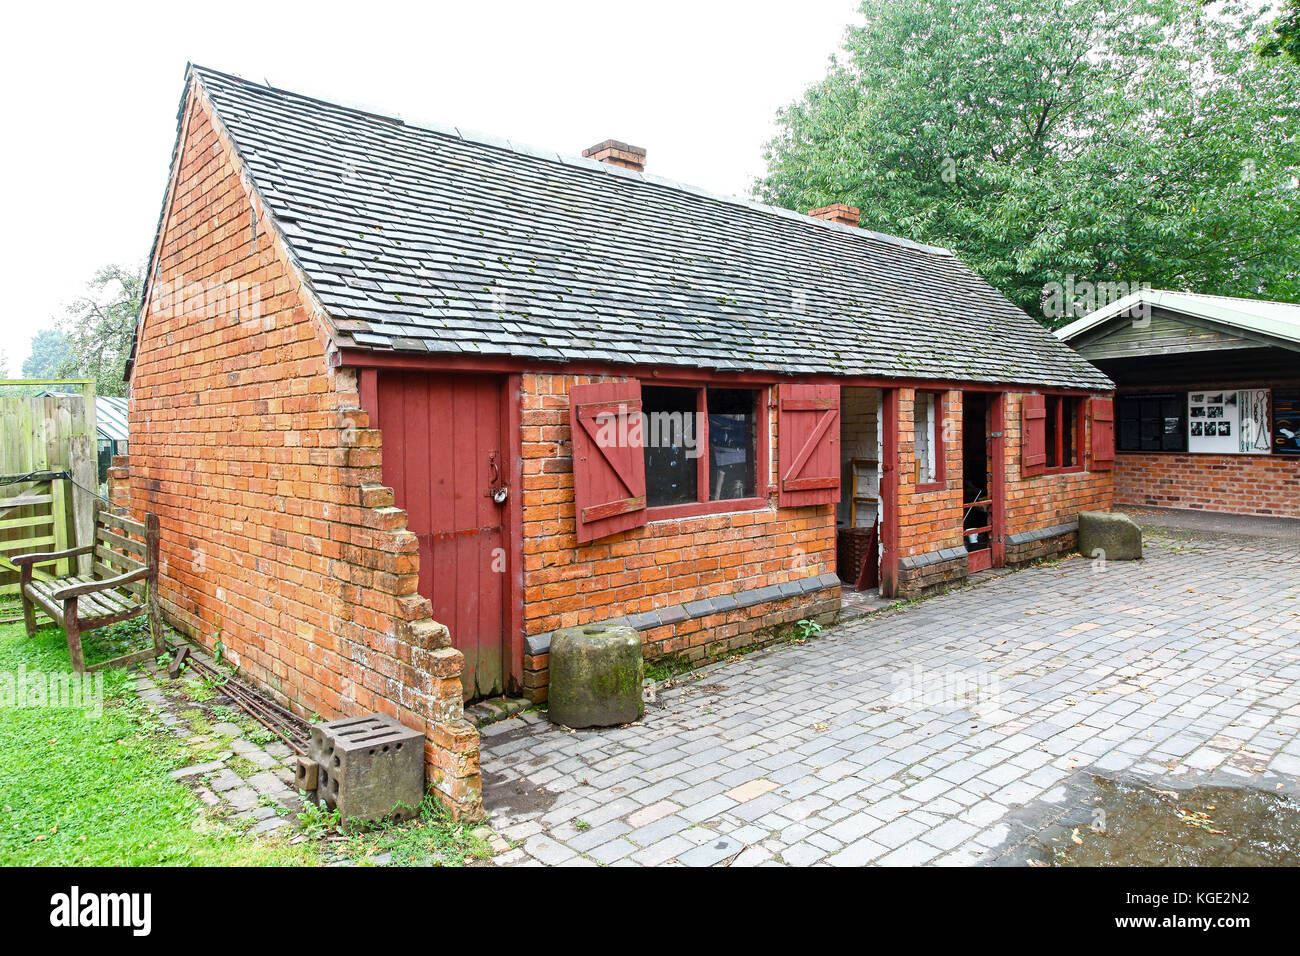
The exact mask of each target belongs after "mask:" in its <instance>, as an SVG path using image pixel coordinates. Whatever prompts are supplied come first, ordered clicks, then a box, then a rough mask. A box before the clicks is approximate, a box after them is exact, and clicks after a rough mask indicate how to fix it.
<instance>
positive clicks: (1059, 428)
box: [1042, 392, 1088, 475]
mask: <svg viewBox="0 0 1300 956" xmlns="http://www.w3.org/2000/svg"><path fill="white" fill-rule="evenodd" d="M1043 399H1044V404H1045V406H1046V407H1045V409H1044V410H1045V411H1046V412H1047V420H1051V421H1052V424H1053V427H1054V429H1055V439H1056V440H1055V441H1054V442H1051V443H1050V444H1049V443H1048V442H1047V440H1046V438H1047V436H1046V435H1044V441H1043V450H1044V451H1045V452H1046V453H1047V461H1045V462H1044V463H1043V472H1042V473H1043V474H1044V475H1070V474H1075V473H1078V472H1081V471H1084V470H1086V469H1085V467H1084V465H1085V452H1086V449H1087V443H1086V442H1085V440H1084V439H1085V436H1086V434H1087V428H1086V427H1085V424H1084V423H1085V421H1086V420H1087V417H1088V416H1086V415H1085V414H1084V410H1085V409H1086V408H1087V399H1086V398H1085V397H1084V396H1080V395H1067V394H1065V393H1063V392H1044V393H1043ZM1066 402H1069V403H1070V404H1071V406H1072V407H1073V408H1074V461H1073V463H1072V464H1069V465H1061V464H1056V465H1052V464H1049V462H1051V461H1052V460H1053V457H1055V460H1056V461H1058V462H1059V461H1060V460H1061V458H1062V454H1063V452H1064V451H1065V448H1066V443H1065V407H1066ZM1053 408H1055V415H1053Z"/></svg>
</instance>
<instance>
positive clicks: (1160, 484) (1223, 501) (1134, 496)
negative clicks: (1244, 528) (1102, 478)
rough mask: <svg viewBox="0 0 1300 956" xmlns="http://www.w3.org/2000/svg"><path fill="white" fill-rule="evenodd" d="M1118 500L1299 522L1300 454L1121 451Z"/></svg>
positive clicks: (1116, 473) (1116, 484)
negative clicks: (1281, 518)
mask: <svg viewBox="0 0 1300 956" xmlns="http://www.w3.org/2000/svg"><path fill="white" fill-rule="evenodd" d="M1115 500H1116V501H1118V502H1120V503H1122V504H1126V505H1155V506H1158V507H1161V508H1193V509H1196V510H1203V511H1223V512H1229V513H1232V514H1259V515H1281V516H1284V517H1289V518H1300V455H1291V456H1287V455H1192V454H1173V453H1163V454H1141V453H1136V452H1120V453H1119V454H1118V455H1117V456H1116V461H1115Z"/></svg>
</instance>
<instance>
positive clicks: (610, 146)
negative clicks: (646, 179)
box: [582, 139, 645, 173]
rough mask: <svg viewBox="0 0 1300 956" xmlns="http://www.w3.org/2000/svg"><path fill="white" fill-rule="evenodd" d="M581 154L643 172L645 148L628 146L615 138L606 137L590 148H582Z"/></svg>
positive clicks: (600, 161)
mask: <svg viewBox="0 0 1300 956" xmlns="http://www.w3.org/2000/svg"><path fill="white" fill-rule="evenodd" d="M582 155H583V156H586V157H587V158H588V159H594V160H596V161H597V162H599V163H609V164H610V165H611V166H622V167H623V168H624V169H631V170H634V171H636V172H638V173H642V172H645V150H644V149H642V148H641V147H640V146H629V145H628V144H627V143H620V142H619V141H618V140H616V139H607V140H605V142H603V143H597V144H596V145H595V146H593V147H591V149H584V150H583V151H582Z"/></svg>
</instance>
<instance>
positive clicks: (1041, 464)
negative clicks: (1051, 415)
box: [1020, 395, 1047, 477]
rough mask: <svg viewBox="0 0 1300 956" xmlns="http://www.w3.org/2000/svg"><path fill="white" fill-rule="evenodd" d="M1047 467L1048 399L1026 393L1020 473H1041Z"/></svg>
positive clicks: (1021, 412) (1021, 428)
mask: <svg viewBox="0 0 1300 956" xmlns="http://www.w3.org/2000/svg"><path fill="white" fill-rule="evenodd" d="M1046 467H1047V399H1046V398H1044V397H1043V396H1042V395H1026V396H1024V400H1023V401H1022V402H1021V404H1020V474H1021V475H1023V476H1026V477H1028V476H1029V475H1041V474H1042V473H1043V469H1044V468H1046Z"/></svg>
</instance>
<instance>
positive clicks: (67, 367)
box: [58, 265, 144, 395]
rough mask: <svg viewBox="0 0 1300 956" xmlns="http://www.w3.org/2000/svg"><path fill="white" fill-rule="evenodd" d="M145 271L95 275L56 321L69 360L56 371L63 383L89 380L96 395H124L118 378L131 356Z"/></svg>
mask: <svg viewBox="0 0 1300 956" xmlns="http://www.w3.org/2000/svg"><path fill="white" fill-rule="evenodd" d="M143 288H144V275H143V270H142V269H141V268H140V267H138V266H122V265H108V266H104V267H103V268H102V269H100V270H99V271H97V272H96V273H95V276H94V278H93V279H91V280H90V282H89V284H88V285H87V287H86V294H85V295H83V296H81V297H80V298H78V299H76V300H75V301H74V302H72V304H71V305H69V306H68V307H67V309H66V311H65V312H64V314H63V316H62V317H61V318H60V319H59V320H58V325H59V330H60V331H61V332H62V333H63V334H64V335H65V336H66V337H67V342H68V348H69V355H68V356H67V358H66V359H65V360H64V361H63V362H62V364H61V365H60V366H59V368H58V374H59V375H60V376H62V377H65V378H93V379H94V380H95V389H96V391H97V392H98V393H99V394H100V395H125V394H126V382H124V381H123V380H122V375H123V373H124V372H125V370H126V360H127V357H128V356H129V355H130V352H131V341H132V337H133V335H134V334H135V323H136V319H137V317H138V316H139V314H140V296H141V293H142V290H143Z"/></svg>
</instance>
